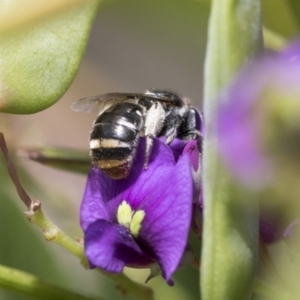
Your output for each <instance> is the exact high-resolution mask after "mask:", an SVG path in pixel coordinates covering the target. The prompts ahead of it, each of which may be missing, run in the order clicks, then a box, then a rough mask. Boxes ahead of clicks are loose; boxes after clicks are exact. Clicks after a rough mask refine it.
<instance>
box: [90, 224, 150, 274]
mask: <svg viewBox="0 0 300 300" xmlns="http://www.w3.org/2000/svg"><path fill="white" fill-rule="evenodd" d="M84 245H85V253H86V256H87V258H88V260H89V262H90V265H91V266H96V267H98V268H101V269H103V270H106V271H108V272H113V273H120V272H122V270H123V268H124V266H126V265H131V266H140V267H142V266H147V265H149V264H150V263H152V262H153V259H151V258H150V257H149V256H147V255H146V254H145V253H143V251H142V250H141V249H140V248H139V246H138V245H137V243H136V242H135V240H134V239H133V238H132V236H131V235H130V234H129V232H128V230H127V229H126V228H125V227H123V226H120V225H118V224H113V223H110V222H107V221H105V220H97V221H96V222H94V223H92V224H90V225H89V226H88V228H87V230H86V231H85V239H84Z"/></svg>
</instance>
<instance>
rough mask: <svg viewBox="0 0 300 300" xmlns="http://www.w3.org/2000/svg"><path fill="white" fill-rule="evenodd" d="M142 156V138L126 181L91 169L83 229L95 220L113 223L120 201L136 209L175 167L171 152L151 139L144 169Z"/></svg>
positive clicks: (83, 203)
mask: <svg viewBox="0 0 300 300" xmlns="http://www.w3.org/2000/svg"><path fill="white" fill-rule="evenodd" d="M144 155H145V139H144V138H142V137H141V138H140V141H139V146H138V149H137V156H136V158H135V161H134V165H133V168H132V170H131V172H130V175H129V176H128V177H127V178H125V179H118V180H115V179H111V178H109V177H108V176H107V175H105V174H104V173H103V172H102V171H101V170H100V169H99V168H97V167H93V168H92V169H91V170H90V173H89V176H88V179H87V184H86V188H85V192H84V196H83V201H82V204H81V209H80V219H81V227H82V228H83V230H85V229H86V228H87V226H88V225H89V224H91V223H93V222H94V221H96V220H98V219H104V220H107V221H111V222H116V212H117V209H118V206H119V204H120V203H121V202H122V201H123V200H128V199H130V200H131V201H130V205H131V207H132V208H133V209H136V208H137V207H138V206H139V204H140V202H141V201H142V200H143V199H145V198H146V197H148V194H149V193H150V191H151V190H153V187H155V186H156V185H157V184H158V183H159V182H160V181H161V180H163V178H164V177H165V176H166V174H167V173H168V172H170V170H171V169H172V168H173V167H174V166H175V160H174V156H173V154H172V151H171V150H170V149H169V147H168V146H166V145H165V144H164V143H163V142H162V141H160V140H158V139H154V143H153V149H152V153H151V157H150V161H149V165H148V169H147V170H144V169H143V165H144Z"/></svg>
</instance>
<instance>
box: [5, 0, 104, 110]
mask: <svg viewBox="0 0 300 300" xmlns="http://www.w3.org/2000/svg"><path fill="white" fill-rule="evenodd" d="M98 4H99V1H98V0H90V1H78V0H77V1H70V0H64V1H49V2H46V3H44V2H43V3H42V4H41V3H40V1H37V0H30V1H26V2H25V1H20V0H0V6H1V11H0V19H1V22H0V28H2V29H1V30H0V70H1V72H0V111H1V112H7V113H16V114H30V113H35V112H38V111H41V110H43V109H46V108H48V107H49V106H51V105H52V104H54V103H55V102H56V101H58V100H59V99H60V98H61V96H62V95H63V94H64V93H65V91H66V90H67V89H68V87H69V85H70V84H71V82H72V80H73V79H74V77H75V75H76V72H77V70H78V67H79V64H80V60H81V57H82V54H83V52H84V49H85V46H86V43H87V39H88V35H89V31H90V28H91V24H92V21H93V19H94V16H95V14H96V11H97V7H98Z"/></svg>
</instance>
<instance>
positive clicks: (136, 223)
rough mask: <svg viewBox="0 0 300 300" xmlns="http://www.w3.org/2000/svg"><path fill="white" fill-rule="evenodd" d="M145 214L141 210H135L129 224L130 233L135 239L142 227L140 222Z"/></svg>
mask: <svg viewBox="0 0 300 300" xmlns="http://www.w3.org/2000/svg"><path fill="white" fill-rule="evenodd" d="M144 217H145V212H144V211H143V210H137V211H136V212H135V214H134V215H133V217H132V220H131V223H130V232H131V234H132V235H133V236H134V237H135V238H136V237H137V236H138V234H139V232H140V229H141V227H142V221H143V220H144Z"/></svg>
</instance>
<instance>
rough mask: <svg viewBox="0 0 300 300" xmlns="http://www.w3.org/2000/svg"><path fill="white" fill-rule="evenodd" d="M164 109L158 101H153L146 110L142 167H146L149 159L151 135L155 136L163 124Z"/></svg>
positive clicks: (151, 142) (151, 145) (151, 144)
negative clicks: (144, 147)
mask: <svg viewBox="0 0 300 300" xmlns="http://www.w3.org/2000/svg"><path fill="white" fill-rule="evenodd" d="M164 119H165V111H164V109H163V107H162V105H161V104H160V103H159V102H154V103H153V104H152V106H151V107H150V109H149V110H148V112H147V114H146V117H145V125H144V131H145V137H146V149H145V160H144V169H147V167H148V163H149V160H150V155H151V151H152V147H153V137H156V136H157V135H158V134H159V133H160V131H161V129H162V127H163V124H164Z"/></svg>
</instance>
